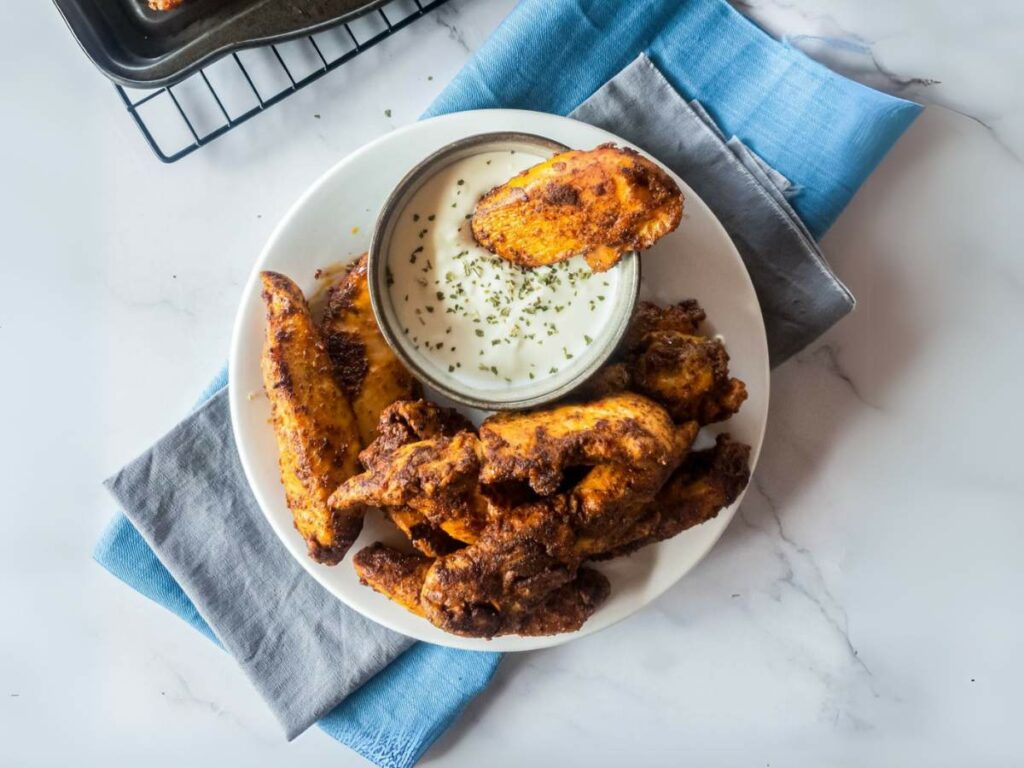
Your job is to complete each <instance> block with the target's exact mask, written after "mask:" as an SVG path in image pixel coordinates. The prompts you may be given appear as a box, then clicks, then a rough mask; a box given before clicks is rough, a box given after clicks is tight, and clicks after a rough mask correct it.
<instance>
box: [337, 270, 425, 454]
mask: <svg viewBox="0 0 1024 768" xmlns="http://www.w3.org/2000/svg"><path fill="white" fill-rule="evenodd" d="M320 328H321V332H322V333H323V336H324V338H325V339H326V341H327V353H328V354H329V355H330V358H331V362H332V363H333V364H334V372H335V377H336V378H337V380H338V383H339V384H340V385H341V388H342V389H343V390H345V394H347V395H348V397H349V400H350V402H351V403H352V410H353V411H355V414H356V420H357V421H358V422H359V436H360V438H361V439H362V441H363V445H369V444H370V443H371V442H373V440H374V438H375V437H376V436H377V421H378V420H379V419H380V415H381V412H382V411H383V410H384V409H385V408H386V407H387V406H388V405H390V404H391V403H393V402H395V401H396V400H411V399H414V398H417V397H419V395H420V386H419V383H418V382H417V381H416V379H414V378H413V377H412V375H411V374H410V373H409V371H407V370H406V369H405V366H404V365H402V363H401V362H400V361H399V360H398V358H397V357H395V353H394V352H392V351H391V347H389V346H388V343H387V342H386V341H385V340H384V336H383V335H382V334H381V332H380V328H378V327H377V320H376V318H375V317H374V316H373V308H372V307H371V306H370V290H369V287H368V286H367V282H366V254H363V256H362V257H360V259H359V260H358V261H357V262H356V263H355V265H354V266H353V267H352V269H350V270H349V272H348V274H346V275H345V276H344V277H343V278H342V279H341V281H340V282H339V283H338V284H337V285H335V286H333V287H332V288H331V290H330V292H329V293H328V297H327V309H326V311H325V312H324V317H323V321H322V322H321V326H320Z"/></svg>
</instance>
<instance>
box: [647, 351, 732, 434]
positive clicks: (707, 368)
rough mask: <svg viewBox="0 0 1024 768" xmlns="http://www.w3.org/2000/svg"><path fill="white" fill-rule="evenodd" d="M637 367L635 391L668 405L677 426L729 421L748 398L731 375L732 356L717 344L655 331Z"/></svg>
mask: <svg viewBox="0 0 1024 768" xmlns="http://www.w3.org/2000/svg"><path fill="white" fill-rule="evenodd" d="M646 344H647V346H646V348H645V349H644V351H643V352H641V353H640V354H639V355H638V356H637V358H636V360H635V364H634V366H633V388H634V389H635V390H636V391H637V392H641V393H643V394H645V395H647V396H648V397H650V398H652V399H653V400H655V401H656V402H659V403H661V404H662V405H664V406H665V407H666V408H667V409H668V412H669V413H670V414H671V415H672V418H673V419H675V420H676V421H690V420H696V421H697V422H699V423H700V424H702V425H703V424H711V423H714V422H716V421H725V420H726V419H728V418H729V417H731V416H732V415H733V414H735V413H736V412H737V411H738V410H739V409H740V406H741V405H742V404H743V401H744V400H746V399H747V388H746V385H745V384H744V383H743V382H742V381H740V380H739V379H735V378H731V377H730V376H729V353H728V352H726V351H725V345H724V344H722V342H721V341H720V340H718V339H709V338H708V337H706V336H688V335H686V334H682V333H677V332H675V331H656V332H654V333H650V334H648V335H647V337H646Z"/></svg>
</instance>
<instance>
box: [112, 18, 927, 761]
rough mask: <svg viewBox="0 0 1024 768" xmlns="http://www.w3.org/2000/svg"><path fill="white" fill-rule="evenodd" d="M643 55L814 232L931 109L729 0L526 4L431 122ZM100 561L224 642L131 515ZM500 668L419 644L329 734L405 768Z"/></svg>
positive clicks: (516, 103)
mask: <svg viewBox="0 0 1024 768" xmlns="http://www.w3.org/2000/svg"><path fill="white" fill-rule="evenodd" d="M645 51H646V52H647V53H648V54H649V55H650V56H651V57H652V58H653V59H655V61H656V62H657V63H658V64H659V66H660V68H661V69H662V71H663V72H664V73H665V74H666V76H667V77H668V78H669V79H670V81H671V82H672V84H673V86H674V87H675V88H677V89H679V90H680V91H682V92H683V93H685V94H686V95H687V96H689V97H691V98H694V99H695V101H699V102H700V104H701V105H702V106H703V108H705V109H706V110H707V111H708V112H709V113H710V115H711V116H712V118H713V119H714V120H716V121H717V122H718V125H719V126H720V127H721V128H723V129H724V131H725V132H726V133H727V134H734V135H738V136H739V137H740V138H741V139H743V140H744V142H745V143H747V144H748V145H749V146H751V147H752V148H753V149H755V150H756V157H759V158H760V160H758V159H756V157H755V158H752V162H753V163H755V164H757V163H760V162H761V161H762V160H763V161H765V167H764V168H761V171H763V172H764V173H765V174H767V175H771V174H773V173H774V171H780V172H781V174H782V176H780V177H779V178H782V177H785V178H786V179H788V181H789V182H793V183H794V184H795V185H797V186H796V187H795V188H796V189H797V190H798V191H799V194H798V195H796V198H795V199H794V200H793V205H794V206H795V208H796V209H797V211H799V212H800V214H801V215H802V216H803V217H804V219H805V221H806V222H807V223H808V225H809V228H810V229H811V231H812V233H819V234H820V232H823V231H824V229H825V228H827V226H828V224H830V223H831V221H832V220H833V219H834V217H835V215H837V214H838V212H839V210H841V208H842V206H843V205H845V202H846V201H847V200H848V199H849V197H850V196H851V195H852V194H853V192H854V191H855V190H856V188H857V186H859V184H860V183H861V182H862V181H863V179H864V178H866V176H867V175H868V174H869V173H870V170H871V169H872V168H873V167H874V165H875V164H876V163H877V162H878V160H879V159H880V158H881V156H882V155H883V154H884V153H885V151H886V149H888V147H889V146H890V145H891V143H892V142H893V141H895V139H896V138H897V137H898V135H899V133H900V132H902V130H903V129H904V128H905V127H906V126H907V125H908V124H909V123H910V121H911V120H912V119H913V117H914V116H915V115H916V113H917V111H918V110H919V107H917V106H916V105H913V104H910V103H909V102H904V101H902V100H899V99H894V98H891V97H888V96H884V95H883V94H878V93H875V92H873V91H870V90H868V89H866V88H862V87H861V86H858V85H856V84H853V83H850V82H849V81H846V80H844V79H843V78H841V77H839V76H837V75H835V74H833V73H831V72H829V71H828V70H826V69H824V68H822V67H819V66H818V65H816V64H813V63H812V62H810V61H809V60H807V59H805V58H803V56H802V54H799V52H796V51H794V50H793V49H791V48H789V47H787V46H785V45H783V44H780V43H777V42H775V41H772V40H770V39H769V38H767V37H766V36H764V35H763V33H761V32H760V31H759V30H757V29H756V28H755V27H753V25H751V24H750V23H749V22H747V21H745V20H744V19H742V17H739V16H738V15H736V14H735V12H733V11H732V10H731V9H730V8H729V7H728V6H726V5H724V3H721V2H719V0H692V1H691V2H682V3H680V2H678V0H648V1H647V2H639V3H635V4H626V3H617V2H603V1H602V2H583V1H582V0H524V2H522V3H520V5H519V6H518V7H517V8H516V10H515V11H514V12H513V13H512V15H511V16H510V17H509V19H508V20H507V21H506V22H505V23H504V24H503V25H502V26H501V27H500V28H499V30H498V31H497V32H496V33H495V35H494V37H493V38H492V39H491V40H490V41H489V42H488V43H487V44H486V45H485V46H484V47H483V48H482V49H481V51H480V52H479V53H478V54H477V55H476V56H475V57H474V58H473V59H472V60H471V61H470V63H469V64H468V65H467V67H466V68H465V69H464V71H463V72H462V73H461V74H460V75H459V76H458V77H457V78H456V80H455V81H453V83H452V84H451V85H450V86H449V87H448V89H446V91H445V92H444V93H443V94H442V95H441V97H440V98H439V99H438V101H437V102H436V103H435V105H434V106H433V107H432V108H431V110H430V112H428V114H440V113H442V112H448V111H454V110H459V109H472V108H478V107H485V106H510V107H521V108H532V109H541V110H548V111H555V112H561V113H566V112H568V111H569V110H571V109H573V108H575V107H577V106H578V105H579V104H580V103H581V102H583V100H584V99H585V98H586V97H588V96H590V95H591V93H593V92H594V91H596V90H597V89H598V87H599V86H601V85H603V84H604V82H605V81H606V80H608V79H610V78H611V77H612V76H613V75H615V74H616V73H617V72H618V71H619V70H620V69H624V68H625V67H626V65H627V64H629V63H630V62H631V61H633V60H634V59H635V58H636V56H637V55H638V54H640V53H641V52H645ZM726 54H728V55H726ZM730 67H732V70H730V69H729V68H730ZM747 67H749V73H748V71H745V69H744V68H747ZM695 108H696V105H695ZM762 121H763V122H762ZM609 127H610V128H612V129H613V130H614V126H609ZM616 132H618V133H624V134H627V133H628V131H625V130H619V131H616ZM844 143H845V145H844ZM733 149H734V150H735V149H736V147H734V148H733ZM739 154H742V153H741V152H740V153H739ZM773 168H774V171H773ZM756 170H757V169H755V168H751V172H754V171H756ZM789 191H790V192H791V191H793V187H791V188H790V190H789ZM223 384H224V381H223V378H222V379H221V380H219V381H217V382H215V383H214V385H213V387H212V388H211V390H210V391H209V392H207V393H206V396H209V395H211V394H212V393H213V392H214V391H216V390H217V389H219V388H221V387H223ZM95 558H96V560H97V561H99V562H100V563H101V564H102V565H103V566H104V567H106V568H107V569H108V570H110V571H111V572H112V573H114V575H116V576H118V577H119V578H121V579H122V580H124V581H125V582H126V583H128V584H129V585H130V586H132V587H133V588H135V589H137V590H138V591H140V592H141V593H143V594H145V595H147V596H149V597H150V598H152V599H153V600H155V601H157V602H159V603H161V604H162V605H164V606H166V607H168V608H169V609H171V610H172V611H174V612H175V613H177V614H178V615H179V616H181V617H182V618H184V619H186V620H187V621H189V623H191V624H192V625H193V626H195V627H196V628H197V629H199V630H200V631H201V632H203V633H204V634H206V635H207V636H208V637H210V638H211V639H213V640H215V641H217V637H216V633H215V632H214V631H213V630H212V629H211V628H210V626H209V625H208V624H207V623H206V622H205V621H204V619H203V618H202V616H201V615H200V613H199V611H198V610H197V609H196V607H195V605H194V604H193V603H192V601H190V600H189V598H188V596H187V595H186V594H185V592H184V591H183V590H182V589H181V587H180V586H179V585H178V584H177V583H176V582H175V580H174V578H173V577H172V576H171V574H170V573H169V572H168V571H167V569H166V568H164V566H163V565H162V564H161V562H160V560H159V559H158V558H157V557H156V555H155V554H154V552H153V550H152V549H151V548H150V546H149V544H147V542H146V540H145V539H144V538H143V537H142V536H141V535H140V534H139V532H138V531H137V530H136V529H135V528H134V527H133V526H132V524H131V523H130V522H129V521H128V520H127V519H126V518H125V516H124V515H121V514H119V515H118V516H117V517H116V518H115V519H114V521H113V522H112V523H111V525H110V527H109V529H108V531H107V533H106V534H105V535H104V537H103V538H102V539H101V541H100V542H99V543H98V545H97V547H96V551H95ZM497 658H498V657H497V654H469V653H465V652H459V651H453V650H450V649H442V648H437V647H434V646H429V645H426V644H422V643H421V644H416V645H415V646H413V647H412V648H411V649H409V650H407V651H405V652H404V653H403V654H402V655H401V656H399V657H398V658H397V659H396V660H395V661H394V662H392V663H391V665H390V666H388V667H387V668H386V669H384V670H383V671H382V672H380V673H378V674H377V675H376V676H374V677H373V678H372V679H370V680H369V681H368V682H366V683H365V684H364V685H363V686H362V687H361V688H360V689H359V690H357V691H356V692H354V693H352V694H351V695H349V696H348V698H346V699H345V700H344V701H343V702H342V703H341V704H340V705H338V707H337V708H335V709H334V710H333V711H331V712H330V713H329V714H328V715H327V716H326V717H324V718H323V719H322V720H321V721H320V722H319V725H320V727H321V728H323V729H324V730H325V731H326V732H327V733H329V734H330V735H331V736H333V737H334V738H336V739H338V740H339V741H341V742H343V743H345V744H347V745H348V746H350V747H351V748H353V749H354V750H356V751H357V752H359V753H360V754H362V755H364V756H365V757H367V758H368V759H370V760H373V761H374V762H376V763H377V764H379V765H382V766H387V767H388V768H405V767H406V766H409V765H412V764H413V763H414V762H415V761H416V760H417V759H418V758H419V756H420V755H421V754H422V753H423V751H425V750H426V748H427V747H429V745H430V744H431V743H432V742H433V741H434V739H435V738H436V737H437V736H438V735H439V734H440V733H441V732H443V731H444V729H445V728H446V727H447V726H448V725H449V724H450V723H451V721H452V720H453V719H454V718H455V717H456V716H457V715H458V713H459V712H460V711H461V710H462V708H463V707H464V706H465V705H466V703H468V701H469V700H470V699H472V697H473V696H474V695H475V694H476V693H477V692H478V691H479V690H481V689H482V688H483V687H484V686H485V685H486V683H487V681H488V680H489V678H490V676H491V674H492V673H493V670H494V667H495V665H496V663H497Z"/></svg>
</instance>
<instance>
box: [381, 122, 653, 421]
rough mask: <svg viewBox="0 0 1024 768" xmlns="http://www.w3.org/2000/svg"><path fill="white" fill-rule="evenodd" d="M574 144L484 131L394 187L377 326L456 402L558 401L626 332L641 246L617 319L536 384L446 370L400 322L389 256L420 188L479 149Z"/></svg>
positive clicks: (536, 150) (385, 214)
mask: <svg viewBox="0 0 1024 768" xmlns="http://www.w3.org/2000/svg"><path fill="white" fill-rule="evenodd" d="M568 149H569V148H568V147H566V146H565V145H564V144H560V143H558V142H556V141H553V140H551V139H547V138H544V137H542V136H536V135H534V134H529V133H514V132H501V133H484V134H479V135H476V136H469V137H466V138H464V139H459V140H458V141H454V142H452V143H451V144H448V145H446V146H444V147H442V148H441V149H439V150H437V151H436V152H434V153H433V154H432V155H430V156H429V157H427V158H426V159H425V160H423V161H422V162H420V163H419V165H417V166H416V167H415V168H413V169H412V170H411V171H409V173H407V174H406V175H405V177H404V178H403V179H402V180H401V181H400V182H399V183H398V185H397V186H396V187H395V189H394V191H392V193H391V195H390V196H389V197H388V199H387V201H386V202H385V203H384V207H383V208H382V209H381V212H380V215H379V216H378V217H377V224H376V226H375V228H374V232H373V237H372V239H371V241H370V253H369V257H368V261H367V281H368V284H369V290H370V302H371V304H372V306H373V313H374V316H375V317H376V319H377V324H378V325H379V326H380V329H381V332H382V333H383V334H384V338H385V339H387V342H388V344H389V345H390V346H391V348H392V349H393V350H394V352H395V354H396V355H397V356H398V358H399V359H400V360H401V361H402V363H403V364H404V365H405V367H406V368H408V369H409V370H410V371H411V372H412V373H413V375H415V376H416V377H417V378H418V379H420V380H421V381H423V382H424V383H426V384H428V385H429V386H431V387H433V388H434V389H435V390H437V391H438V392H440V393H441V394H443V395H445V396H446V397H449V398H451V399H452V400H454V401H456V402H459V403H462V404H464V405H468V406H471V407H473V408H480V409H483V410H492V411H504V410H519V409H523V408H532V407H535V406H538V405H542V404H544V403H549V402H551V401H553V400H558V399H559V398H562V397H564V396H566V395H567V394H569V393H570V392H571V391H572V390H573V389H575V388H576V387H578V386H580V385H581V384H582V383H584V382H585V381H586V380H587V379H588V378H590V377H591V376H593V375H594V373H596V372H597V370H598V369H599V368H600V367H601V366H602V365H603V364H604V363H605V362H606V361H607V360H608V358H609V357H610V356H611V354H612V352H614V351H615V347H616V346H618V343H619V341H621V340H622V337H623V335H624V334H625V333H626V329H627V327H628V326H629V320H630V317H631V316H632V314H633V308H634V307H635V306H636V301H637V296H638V294H639V291H640V258H639V255H638V254H637V253H635V252H630V253H627V254H626V255H625V256H623V258H622V260H621V261H620V262H619V263H618V265H617V266H616V267H615V269H618V270H621V274H620V277H619V280H618V283H617V290H616V292H615V294H614V295H613V296H611V297H609V298H611V300H612V317H613V321H612V322H610V323H608V324H607V327H605V328H604V329H603V330H602V331H601V334H600V336H598V337H597V338H595V339H594V341H593V343H591V344H590V345H589V346H588V347H587V354H586V355H582V356H579V359H578V360H577V361H576V363H574V364H573V365H572V366H570V367H567V368H563V369H561V370H560V371H559V372H558V373H557V374H553V375H550V376H547V377H544V378H540V379H537V380H535V381H530V382H529V383H526V382H524V383H522V384H512V385H509V387H508V388H506V389H501V390H493V389H483V388H478V387H474V386H473V385H472V384H471V383H469V382H465V381H462V380H460V379H458V378H456V377H455V376H450V375H445V374H444V373H443V372H442V371H441V370H440V368H439V366H437V365H431V364H430V363H429V361H428V357H427V355H426V354H425V353H424V352H422V351H419V350H417V349H415V346H414V345H413V344H412V343H411V341H410V339H409V337H408V336H407V335H405V334H402V333H399V332H398V329H399V328H400V323H399V321H398V318H397V314H396V312H395V308H394V306H393V305H392V301H391V293H390V291H389V290H388V281H387V264H388V256H389V251H390V247H391V241H392V236H393V235H394V232H395V227H396V225H397V223H398V219H399V217H400V215H401V213H402V211H403V210H404V209H405V207H406V205H407V203H408V202H409V200H410V199H411V198H412V196H413V195H414V194H415V193H416V192H417V190H419V188H420V187H421V186H422V185H423V184H424V183H425V182H426V181H427V180H428V179H430V178H431V177H432V176H433V175H434V174H436V173H437V172H438V171H440V170H441V169H443V168H445V167H446V166H448V165H450V164H451V163H453V162H456V161H457V160H461V159H463V158H465V157H470V156H472V155H476V154H481V153H484V152H492V151H496V150H517V151H522V152H525V153H530V154H534V155H537V156H539V157H545V158H547V157H551V156H553V155H556V154H558V153H559V152H564V151H566V150H568Z"/></svg>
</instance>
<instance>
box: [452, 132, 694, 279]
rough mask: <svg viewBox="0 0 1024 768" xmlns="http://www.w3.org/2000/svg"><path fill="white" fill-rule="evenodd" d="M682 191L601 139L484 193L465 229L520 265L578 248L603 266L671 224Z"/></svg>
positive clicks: (597, 267) (560, 257)
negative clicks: (469, 225)
mask: <svg viewBox="0 0 1024 768" xmlns="http://www.w3.org/2000/svg"><path fill="white" fill-rule="evenodd" d="M682 214H683V195H682V192H680V191H679V187H678V186H677V185H676V183H675V182H674V181H673V180H672V178H671V177H670V176H669V175H668V174H667V173H665V171H664V170H662V169H661V168H660V167H659V166H658V165H657V164H655V163H653V162H652V161H650V160H648V159H647V158H646V157H644V156H643V155H640V154H639V153H637V152H634V151H633V150H631V149H625V148H619V147H616V146H614V145H612V144H603V145H601V146H599V147H597V148H595V149H592V150H589V151H579V150H573V151H569V152H563V153H561V154H558V155H555V156H554V157H552V158H551V159H550V160H546V161H544V162H542V163H539V164H537V165H535V166H533V167H532V168H528V169H527V170H525V171H523V172H522V173H520V174H519V175H518V176H516V177H514V178H512V179H511V180H509V181H508V182H507V183H505V184H503V185H502V186H500V187H495V188H494V189H492V190H491V191H490V192H488V193H487V194H486V195H484V196H483V197H482V198H481V199H480V201H479V202H478V203H477V205H476V209H475V211H474V212H473V220H472V222H471V225H472V230H473V237H474V238H475V239H476V241H477V242H478V243H479V244H480V245H481V246H483V247H484V248H486V249H488V250H489V251H491V252H492V253H495V254H497V255H498V256H500V257H501V258H503V259H505V260H506V261H511V262H512V263H514V264H518V265H519V266H521V267H540V266H545V265H548V264H554V263H556V262H560V261H565V260H566V259H569V258H571V257H573V256H576V255H580V254H582V255H584V256H585V257H586V259H587V263H588V264H589V265H590V268H591V269H593V270H594V271H595V272H603V271H605V270H607V269H610V268H611V267H613V266H615V265H616V264H617V263H618V262H619V260H620V259H621V258H622V256H623V254H625V253H626V252H628V251H642V250H645V249H647V248H650V247H651V246H652V245H654V243H655V242H657V240H658V239H660V238H661V237H663V236H665V235H667V234H668V233H669V232H671V231H672V230H674V229H675V228H676V227H678V226H679V222H680V220H681V218H682Z"/></svg>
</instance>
